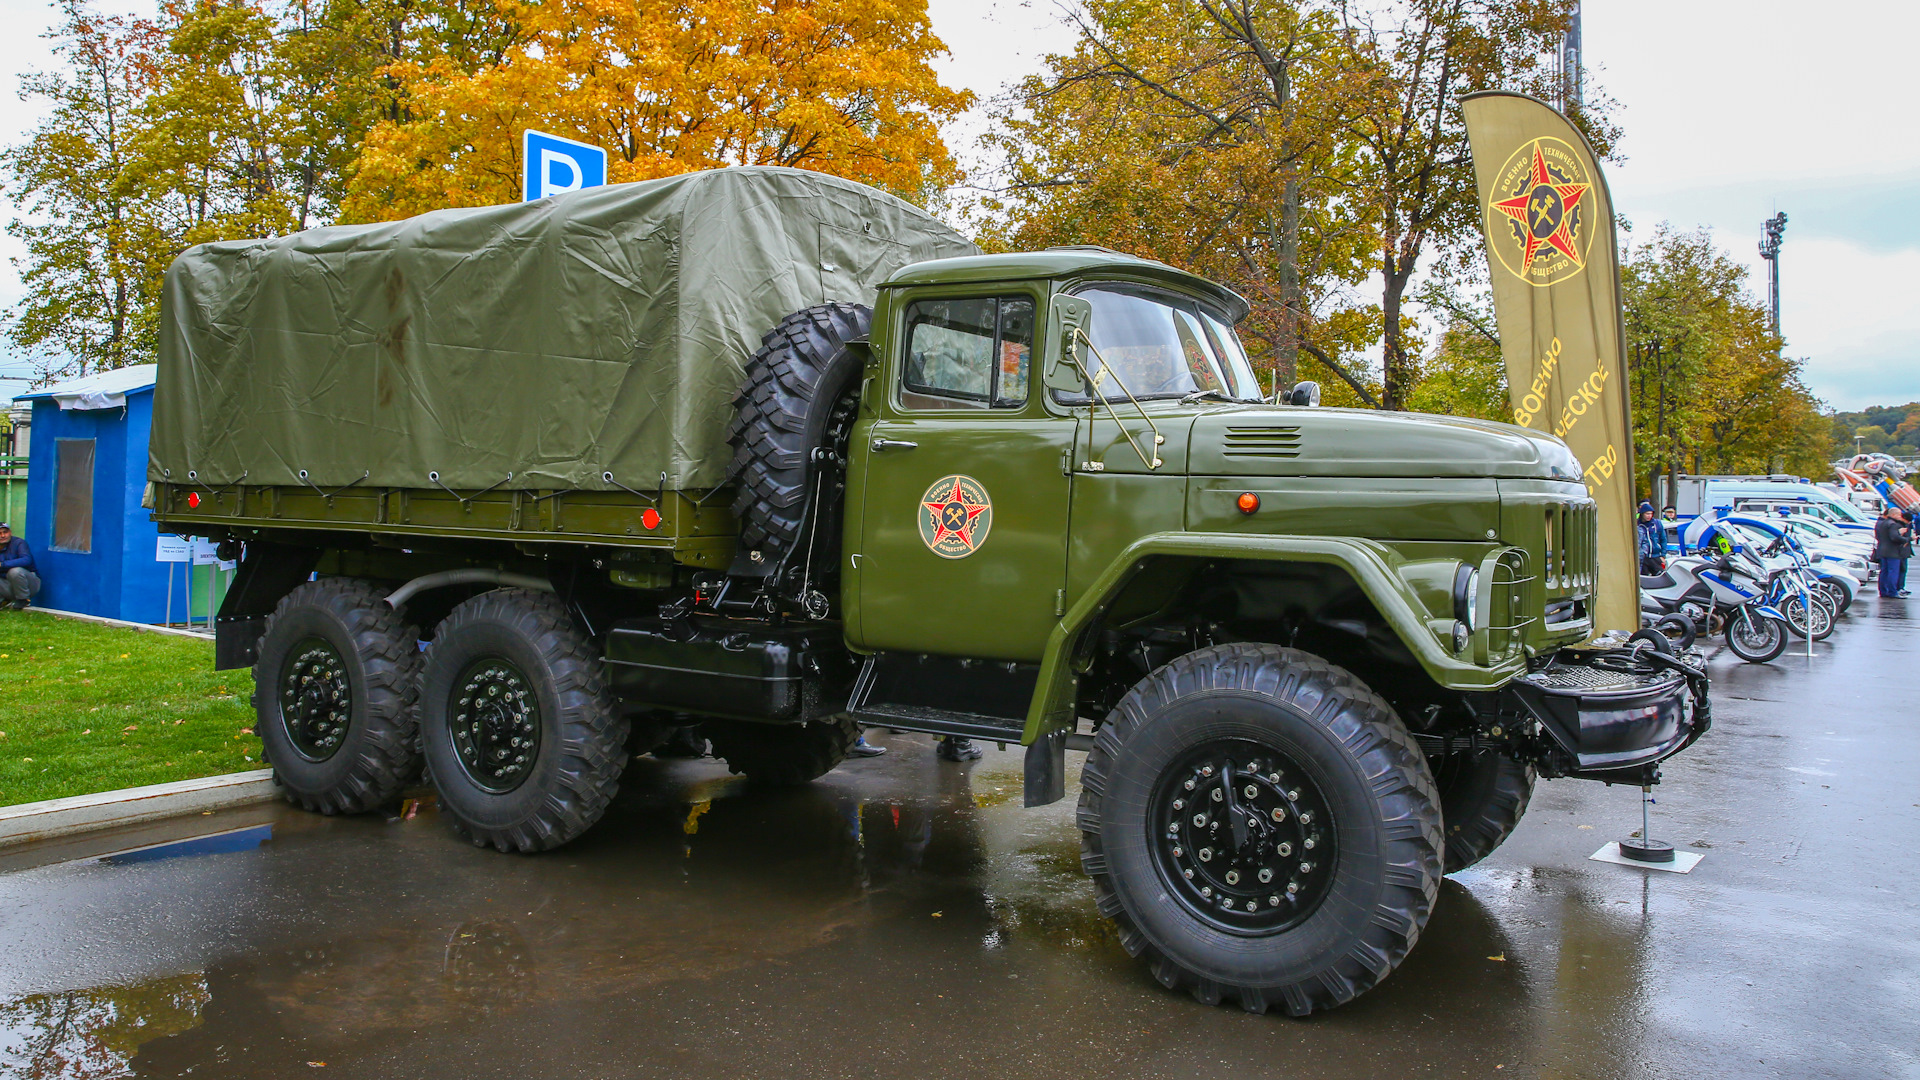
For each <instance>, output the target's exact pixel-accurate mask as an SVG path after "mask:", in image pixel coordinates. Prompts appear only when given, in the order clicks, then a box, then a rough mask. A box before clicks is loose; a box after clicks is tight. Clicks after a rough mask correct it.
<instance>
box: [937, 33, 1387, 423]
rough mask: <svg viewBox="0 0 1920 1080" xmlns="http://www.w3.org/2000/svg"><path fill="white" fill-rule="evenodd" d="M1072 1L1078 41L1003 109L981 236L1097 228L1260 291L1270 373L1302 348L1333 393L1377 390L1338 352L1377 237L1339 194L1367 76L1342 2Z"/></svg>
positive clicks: (991, 238)
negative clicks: (1342, 19) (1345, 137)
mask: <svg viewBox="0 0 1920 1080" xmlns="http://www.w3.org/2000/svg"><path fill="white" fill-rule="evenodd" d="M1072 17H1073V18H1074V19H1075V21H1076V24H1077V25H1078V27H1079V29H1080V38H1079V41H1078V43H1077V44H1076V46H1075V48H1074V50H1073V51H1072V52H1071V53H1068V54H1064V55H1057V56H1050V57H1048V58H1047V60H1046V65H1047V70H1046V72H1045V73H1044V74H1041V75H1036V76H1033V77H1031V78H1029V79H1027V80H1025V81H1024V82H1023V83H1022V84H1021V86H1020V87H1019V89H1018V91H1017V93H1016V94H1015V95H1014V97H1013V98H1012V99H1011V100H1009V101H1007V102H1005V103H1003V104H1002V107H1001V108H999V109H998V110H997V115H996V118H995V119H996V124H995V130H994V132H993V133H992V134H991V135H989V136H988V139H987V144H988V148H989V149H990V151H992V152H993V153H995V154H996V155H997V156H998V157H999V159H1000V162H999V165H1000V170H999V176H998V177H997V182H995V183H993V184H992V185H990V190H989V192H988V193H987V195H986V196H985V197H983V198H981V199H980V200H979V202H978V204H977V205H976V207H975V213H974V215H973V216H974V217H975V224H976V225H977V226H978V227H979V230H980V232H981V239H982V242H983V243H985V244H987V245H988V246H990V247H1000V248H1010V247H1019V248H1027V249H1032V248H1041V247H1048V246H1052V245H1057V244H1074V243H1078V244H1099V245H1102V246H1105V247H1111V248H1116V249H1119V250H1123V251H1127V252H1130V253H1133V254H1138V255H1142V256H1145V257H1148V258H1156V259H1160V260H1163V261H1166V262H1169V263H1173V264H1174V265H1178V266H1181V267H1183V268H1185V269H1188V270H1192V271H1194V272H1195V273H1199V274H1203V275H1205V276H1207V277H1211V278H1213V279H1215V280H1218V281H1221V282H1223V283H1225V284H1227V285H1229V286H1231V287H1232V288H1234V289H1236V290H1237V291H1239V292H1240V293H1241V294H1243V295H1245V296H1246V297H1247V298H1248V299H1249V301H1250V302H1251V303H1252V305H1253V312H1252V314H1251V315H1250V316H1249V318H1248V319H1247V320H1246V321H1245V322H1244V323H1242V324H1241V327H1240V330H1241V334H1242V336H1244V337H1246V338H1247V339H1249V342H1250V344H1251V346H1252V348H1253V352H1254V358H1255V360H1256V362H1257V363H1258V364H1259V366H1261V367H1264V368H1269V369H1270V370H1271V371H1272V381H1273V383H1274V384H1275V385H1278V386H1289V385H1291V384H1292V382H1293V381H1294V379H1295V378H1296V376H1297V374H1299V373H1300V372H1301V368H1300V367H1299V354H1300V353H1302V352H1305V353H1306V354H1307V355H1308V356H1309V357H1312V358H1314V359H1315V360H1316V361H1317V365H1318V366H1319V367H1320V368H1321V369H1322V371H1323V372H1324V373H1330V374H1332V375H1334V376H1335V377H1337V378H1338V379H1340V380H1341V381H1342V382H1344V383H1345V387H1334V388H1330V389H1331V390H1332V393H1333V394H1334V395H1335V398H1336V400H1337V399H1338V398H1339V397H1342V396H1344V397H1348V398H1351V399H1353V400H1355V401H1356V402H1357V401H1359V400H1365V401H1367V402H1368V403H1370V404H1371V403H1375V398H1374V388H1373V387H1372V386H1371V385H1370V384H1369V383H1368V382H1367V381H1366V380H1365V378H1364V377H1363V376H1360V375H1358V374H1356V372H1355V371H1353V370H1352V369H1351V368H1352V366H1351V365H1350V364H1348V363H1345V362H1343V360H1342V359H1341V357H1342V354H1345V353H1348V352H1350V351H1353V350H1355V349H1357V348H1359V347H1360V346H1362V345H1364V344H1365V342H1366V340H1367V338H1368V337H1369V336H1371V335H1372V333H1373V331H1374V326H1375V320H1374V319H1372V318H1371V315H1370V313H1369V312H1368V311H1367V310H1366V309H1365V308H1364V307H1361V308H1356V307H1355V306H1354V305H1352V304H1351V292H1350V289H1351V286H1353V285H1355V284H1357V283H1358V282H1359V281H1360V280H1361V278H1362V277H1363V276H1364V270H1363V269H1362V264H1363V261H1364V259H1365V257H1366V252H1367V250H1368V248H1369V246H1370V240H1369V237H1368V235H1367V233H1366V231H1365V230H1364V229H1363V228H1362V227H1361V226H1360V223H1359V222H1358V221H1357V219H1356V218H1355V216H1354V215H1353V213H1352V212H1351V211H1350V208H1349V205H1348V204H1347V203H1346V202H1345V201H1343V199H1342V197H1341V196H1342V194H1343V180H1342V178H1343V176H1344V175H1345V173H1346V172H1347V171H1349V170H1350V165H1351V163H1350V162H1349V161H1348V160H1346V157H1345V154H1344V151H1343V147H1342V143H1341V141H1340V138H1339V135H1340V133H1341V131H1342V130H1343V128H1344V127H1345V125H1347V124H1348V123H1349V122H1351V120H1352V114H1351V111H1350V107H1349V104H1350V102H1351V101H1352V100H1353V98H1354V97H1355V95H1357V94H1361V93H1364V92H1366V89H1367V88H1366V85H1365V80H1364V78H1362V77H1361V76H1359V75H1358V74H1357V72H1356V71H1355V68H1354V65H1353V63H1352V60H1353V57H1352V54H1351V52H1350V51H1349V50H1348V49H1347V48H1346V46H1345V43H1344V41H1343V39H1342V37H1341V33H1340V28H1339V24H1338V21H1337V20H1336V18H1335V12H1334V10H1333V9H1332V8H1331V7H1330V6H1328V5H1326V4H1324V3H1254V2H1251V0H1191V2H1189V0H1090V2H1088V3H1086V4H1085V5H1084V6H1082V7H1080V8H1077V9H1074V11H1073V14H1072ZM1262 361H1264V362H1262ZM1324 373H1323V374H1321V377H1322V378H1324V377H1325V374H1324ZM1342 391H1344V393H1342Z"/></svg>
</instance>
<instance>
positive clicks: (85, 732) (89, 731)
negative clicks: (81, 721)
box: [80, 728, 93, 735]
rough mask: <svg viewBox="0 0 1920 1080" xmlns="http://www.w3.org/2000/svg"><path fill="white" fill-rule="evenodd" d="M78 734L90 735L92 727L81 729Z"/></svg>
mask: <svg viewBox="0 0 1920 1080" xmlns="http://www.w3.org/2000/svg"><path fill="white" fill-rule="evenodd" d="M80 734H82V735H91V734H93V729H92V728H88V729H87V730H85V731H83V732H81V733H80Z"/></svg>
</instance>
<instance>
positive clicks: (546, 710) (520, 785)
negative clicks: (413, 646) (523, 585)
mask: <svg viewBox="0 0 1920 1080" xmlns="http://www.w3.org/2000/svg"><path fill="white" fill-rule="evenodd" d="M420 704H421V720H420V722H421V733H422V735H423V736H424V742H425V744H426V760H427V774H428V776H429V777H431V778H432V780H433V784H434V787H435V788H436V789H438V791H439V792H440V804H441V807H442V809H444V810H445V811H446V812H447V814H448V816H449V818H450V819H451V820H452V822H453V827H454V828H455V830H457V831H458V832H459V833H460V834H461V835H463V836H465V837H467V838H468V839H469V840H472V841H473V842H474V844H475V845H477V846H479V847H487V846H492V847H495V848H498V849H499V850H501V851H545V850H547V849H548V848H555V847H559V846H560V845H561V844H564V843H566V842H567V841H569V840H572V839H573V838H575V837H577V836H579V835H580V834H581V833H583V832H585V831H587V829H588V828H590V827H591V826H592V825H593V823H594V822H596V821H599V820H600V815H601V814H603V813H605V812H606V809H607V804H608V803H609V802H610V801H612V799H613V795H614V792H615V791H617V790H619V785H620V773H621V771H622V769H624V768H625V766H626V762H627V752H626V742H627V721H626V720H625V719H624V718H622V717H620V716H619V715H618V714H617V713H616V711H615V709H614V703H613V697H612V694H611V693H610V692H609V691H608V689H607V684H606V678H605V676H604V674H603V673H602V671H601V664H600V660H599V657H598V654H596V653H595V651H594V649H593V645H592V642H591V641H590V640H589V639H588V637H587V635H586V634H585V633H583V632H581V630H580V628H579V627H578V626H577V625H576V624H575V622H574V620H573V617H572V616H571V615H570V614H569V613H568V611H567V609H566V606H565V605H563V604H562V603H561V602H560V600H559V598H557V597H555V596H554V595H553V594H551V593H546V592H540V591H537V590H533V589H495V590H493V591H492V592H487V593H482V594H481V595H479V596H476V597H474V598H473V599H471V600H468V601H466V602H464V603H462V604H461V605H460V606H458V607H456V608H454V609H453V611H452V613H450V614H449V615H448V616H447V617H446V619H445V620H443V621H442V622H441V623H440V626H439V628H438V629H437V630H436V631H435V632H434V640H433V647H432V648H431V649H429V650H428V652H427V663H426V670H425V672H424V673H423V674H422V676H421V686H420Z"/></svg>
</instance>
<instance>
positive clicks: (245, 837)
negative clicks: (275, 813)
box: [99, 825, 273, 866]
mask: <svg viewBox="0 0 1920 1080" xmlns="http://www.w3.org/2000/svg"><path fill="white" fill-rule="evenodd" d="M271 839H273V826H271V825H252V826H249V827H247V828H244V829H232V830H229V831H227V832H218V833H213V834H211V835H208V836H196V837H193V838H191V839H188V840H175V841H173V842H172V843H168V844H155V845H153V846H152V847H143V848H134V849H133V850H132V851H117V852H114V853H113V854H112V855H102V856H100V859H99V861H100V862H103V863H106V864H108V865H110V866H118V865H122V864H125V863H143V862H157V861H159V860H161V859H185V858H190V857H192V856H195V855H224V854H227V853H229V852H234V851H252V850H253V849H254V848H257V847H259V846H260V845H261V844H264V843H266V842H267V841H268V840H271Z"/></svg>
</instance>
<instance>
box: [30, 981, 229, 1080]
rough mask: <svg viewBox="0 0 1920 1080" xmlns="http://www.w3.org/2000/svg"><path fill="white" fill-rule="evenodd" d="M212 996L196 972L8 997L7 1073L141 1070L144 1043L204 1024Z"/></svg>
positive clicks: (106, 1074)
mask: <svg viewBox="0 0 1920 1080" xmlns="http://www.w3.org/2000/svg"><path fill="white" fill-rule="evenodd" d="M211 1000H213V995H212V993H211V992H210V991H209V990H208V989H207V980H206V977H205V976H204V975H200V974H198V973H195V974H190V975H176V976H173V977H171V978H165V979H156V980H154V981H152V982H145V983H140V984H137V985H133V986H98V987H91V988H88V989H85V990H64V991H61V992H59V993H53V994H30V995H28V996H26V997H20V998H15V999H13V1000H12V1001H6V1002H0V1076H8V1077H21V1078H23V1080H28V1078H31V1080H40V1078H42V1077H44V1078H46V1080H53V1078H54V1077H63V1078H65V1077H87V1078H88V1080H108V1078H115V1077H130V1076H133V1075H134V1074H135V1069H134V1067H133V1059H134V1055H136V1054H137V1053H139V1051H140V1047H141V1046H142V1045H143V1044H145V1043H149V1042H152V1041H153V1040H155V1039H160V1038H165V1037H166V1036H169V1035H177V1034H179V1033H181V1032H183V1031H188V1030H191V1029H192V1028H194V1027H196V1026H198V1025H199V1023H200V1019H201V1013H202V1010H204V1009H205V1008H206V1006H207V1003H208V1002H209V1001H211Z"/></svg>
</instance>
